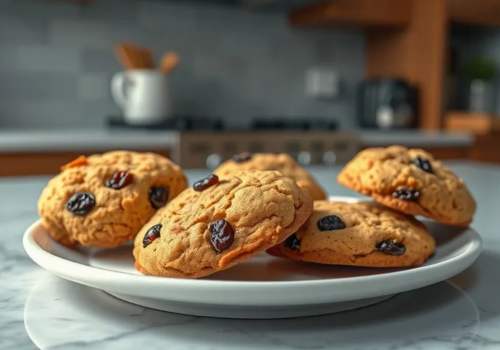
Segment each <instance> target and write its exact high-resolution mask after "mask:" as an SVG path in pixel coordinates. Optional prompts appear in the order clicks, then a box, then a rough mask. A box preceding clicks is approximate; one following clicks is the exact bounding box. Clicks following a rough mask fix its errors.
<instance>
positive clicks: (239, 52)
mask: <svg viewBox="0 0 500 350" xmlns="http://www.w3.org/2000/svg"><path fill="white" fill-rule="evenodd" d="M499 27H500V2H499V1H496V0H481V1H479V0H478V1H474V2H472V1H467V0H334V1H326V2H325V1H314V0H294V1H286V0H212V1H210V0H207V1H201V0H200V1H194V0H191V1H189V0H184V1H181V0H177V1H176V0H0V106H1V108H0V161H2V162H3V166H2V167H0V175H32V174H33V175H34V174H50V173H54V172H56V171H57V169H58V167H59V165H60V164H62V163H64V162H66V161H67V160H69V159H72V158H73V157H75V156H76V155H78V154H86V153H94V152H101V151H106V150H111V149H136V150H144V151H146V150H148V151H156V152H161V153H164V154H167V155H169V156H171V157H172V158H173V159H174V160H175V161H177V162H180V163H181V165H183V166H186V167H190V168H204V167H213V166H216V165H217V163H218V162H220V161H222V160H224V159H226V158H228V157H230V156H232V155H233V154H235V153H238V152H241V151H251V152H258V151H270V152H288V153H290V154H292V155H293V156H294V157H296V158H297V160H298V161H300V162H301V163H302V164H304V165H311V166H322V165H332V164H337V163H342V162H345V161H346V160H348V159H349V158H350V157H352V155H353V154H354V153H355V152H356V151H357V150H359V149H361V148H363V147H370V146H383V145H388V144H403V145H407V146H412V147H422V148H426V149H428V150H430V151H431V152H433V153H434V154H435V155H436V156H438V157H441V158H444V159H456V158H460V159H471V160H479V161H488V162H500V138H498V137H496V135H498V134H499V131H500V118H499V117H497V115H500V102H499V101H498V100H499V99H498V96H499V94H500V89H498V87H497V85H498V75H497V70H498V67H499V64H500V28H499ZM163 65H166V67H165V66H163ZM162 70H163V71H162ZM122 71H125V73H124V74H120V72H122ZM112 81H114V83H113V84H114V85H115V86H114V93H112V92H111V82H112Z"/></svg>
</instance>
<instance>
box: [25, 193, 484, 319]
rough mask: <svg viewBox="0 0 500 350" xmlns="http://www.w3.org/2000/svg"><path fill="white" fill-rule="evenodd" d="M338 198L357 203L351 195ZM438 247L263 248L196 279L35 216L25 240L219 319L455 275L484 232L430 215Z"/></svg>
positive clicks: (377, 293)
mask: <svg viewBox="0 0 500 350" xmlns="http://www.w3.org/2000/svg"><path fill="white" fill-rule="evenodd" d="M332 199H334V200H344V201H355V199H353V198H350V197H334V198H332ZM425 223H426V225H427V226H428V228H429V230H430V231H431V232H432V233H433V235H434V236H435V238H436V240H437V248H436V253H435V254H434V256H433V257H431V259H429V260H428V261H427V263H426V264H425V265H423V266H420V267H417V268H412V269H369V268H356V267H338V266H327V265H319V264H304V263H297V262H293V261H288V260H285V259H280V258H275V257H271V256H268V255H266V254H265V253H264V254H261V255H259V256H257V257H255V258H253V259H250V260H249V261H247V262H245V263H242V264H240V265H237V266H235V267H233V268H231V269H229V270H226V271H222V272H219V273H217V274H214V275H211V276H209V277H207V278H203V279H197V280H190V279H178V278H165V277H152V276H144V275H141V274H140V273H138V272H137V271H136V270H135V269H134V266H133V258H132V253H131V247H130V246H124V247H120V248H116V249H108V250H98V249H78V250H73V249H68V248H66V247H64V246H62V245H60V244H58V243H57V242H55V241H54V240H52V239H51V238H50V236H49V235H48V233H47V231H46V230H45V229H44V228H43V227H42V226H41V225H40V223H39V222H35V223H34V224H33V225H31V227H29V228H28V229H27V230H26V232H25V234H24V238H23V244H24V248H25V250H26V252H27V253H28V255H29V256H30V257H31V258H32V259H33V260H34V261H35V262H36V263H37V264H38V265H40V266H41V267H43V268H44V269H46V270H48V271H50V272H52V273H54V274H55V275H57V276H59V277H62V278H64V279H67V280H70V281H73V282H76V283H80V284H84V285H87V286H90V287H94V288H98V289H101V290H104V291H106V292H108V293H110V294H112V295H114V296H116V297H117V298H120V299H123V300H126V301H129V302H132V303H136V304H140V305H143V306H146V307H151V308H155V309H159V310H165V311H171V312H177V313H184V314H192V315H201V316H214V317H231V318H283V317H297V316H309V315H319V314H326V313H331V312H337V311H343V310H347V309H352V308H358V307H362V306H366V305H369V304H373V303H375V302H378V301H381V300H384V299H386V298H388V297H390V296H391V295H393V294H395V293H400V292H404V291H408V290H412V289H416V288H420V287H424V286H428V285H431V284H434V283H437V282H440V281H443V280H445V279H447V278H450V277H452V276H454V275H456V274H458V273H460V272H461V271H463V270H464V269H466V268H467V267H468V266H470V265H471V264H472V263H473V262H474V260H475V259H476V258H477V257H478V256H479V253H480V252H481V238H480V237H479V235H478V234H477V232H476V231H474V230H473V229H471V228H468V229H461V228H454V227H449V226H443V225H439V224H436V223H433V222H430V221H425Z"/></svg>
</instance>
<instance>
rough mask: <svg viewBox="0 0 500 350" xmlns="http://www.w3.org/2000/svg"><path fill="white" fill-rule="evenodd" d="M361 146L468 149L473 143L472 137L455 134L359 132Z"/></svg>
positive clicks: (415, 131) (414, 131) (410, 131)
mask: <svg viewBox="0 0 500 350" xmlns="http://www.w3.org/2000/svg"><path fill="white" fill-rule="evenodd" d="M359 137H360V141H361V144H362V145H363V146H368V147H376V146H386V145H391V144H394V145H403V146H407V147H430V148H432V147H468V146H471V145H472V144H473V142H474V135H472V134H468V133H457V132H453V133H451V132H429V131H419V130H397V131H379V130H363V131H360V132H359Z"/></svg>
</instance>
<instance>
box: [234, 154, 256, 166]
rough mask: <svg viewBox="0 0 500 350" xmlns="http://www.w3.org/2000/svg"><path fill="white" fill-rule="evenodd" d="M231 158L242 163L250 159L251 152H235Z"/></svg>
mask: <svg viewBox="0 0 500 350" xmlns="http://www.w3.org/2000/svg"><path fill="white" fill-rule="evenodd" d="M232 159H233V161H234V162H236V163H243V162H246V161H249V160H250V159H252V154H251V153H249V152H243V153H240V154H235V155H234V156H233V158H232Z"/></svg>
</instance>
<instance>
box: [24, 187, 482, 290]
mask: <svg viewBox="0 0 500 350" xmlns="http://www.w3.org/2000/svg"><path fill="white" fill-rule="evenodd" d="M329 200H341V201H347V202H357V201H362V200H364V198H357V197H348V196H331V197H330V198H329ZM39 226H41V220H40V219H38V220H37V221H35V222H34V223H32V224H31V225H30V226H29V227H28V228H27V229H26V231H25V233H24V235H23V247H24V250H25V251H26V253H27V254H28V256H29V257H30V258H31V259H32V260H33V261H34V262H35V263H36V264H38V265H39V266H41V267H42V268H43V269H45V270H47V271H49V272H52V273H55V274H57V275H59V276H65V278H68V279H70V280H73V281H75V282H78V283H83V282H82V281H81V279H78V278H75V279H72V278H70V277H71V276H70V274H68V273H66V272H65V271H64V270H65V269H67V266H68V264H69V266H71V267H73V268H75V269H76V271H80V272H81V273H86V274H89V273H90V274H92V273H95V272H98V274H99V275H100V276H102V277H101V278H106V279H109V278H112V279H126V280H127V283H134V284H143V285H144V286H146V285H148V284H151V283H153V284H158V283H161V284H163V285H164V286H165V287H167V286H172V285H175V286H183V287H187V286H192V285H196V286H198V287H203V288H215V287H217V288H227V287H231V288H236V289H238V288H241V289H248V288H259V289H260V288H268V289H269V288H284V287H287V286H290V287H291V286H296V287H298V286H311V287H320V286H326V285H329V286H332V287H333V286H334V285H337V284H343V283H346V282H347V281H348V282H349V283H353V284H356V283H369V282H375V281H377V280H381V279H384V278H387V277H388V276H390V277H394V278H399V277H404V276H409V275H413V274H416V273H418V274H420V273H425V272H426V271H429V270H436V269H445V268H446V267H447V266H450V265H453V264H455V263H456V261H457V260H458V261H462V260H467V259H470V260H471V261H470V263H469V264H467V266H465V267H464V269H465V268H467V267H468V266H470V265H471V264H472V263H473V262H474V261H475V260H476V259H477V257H478V256H479V254H480V253H481V251H482V245H483V242H482V239H481V236H480V235H479V233H478V232H477V231H476V230H475V229H473V228H472V227H468V228H467V231H468V234H469V236H470V239H469V240H468V241H467V244H466V245H464V247H465V248H466V249H465V250H464V251H463V252H461V253H460V254H458V255H456V256H453V257H451V258H449V259H446V260H443V261H439V262H436V263H433V264H431V265H422V266H418V267H414V268H408V269H402V270H398V271H388V272H387V273H380V274H373V275H364V276H350V277H337V278H325V279H313V280H292V281H228V280H210V279H186V278H172V277H160V276H147V275H132V274H130V273H126V272H121V271H113V270H107V269H103V268H99V267H95V266H91V265H86V264H82V263H79V262H75V261H72V260H69V259H66V258H64V257H61V256H59V255H56V254H53V253H52V252H49V251H47V250H45V249H44V248H43V247H41V246H40V245H39V244H38V242H37V241H36V239H35V237H34V236H35V234H36V233H37V229H38V227H39ZM44 230H45V229H44ZM49 238H50V237H49ZM61 263H63V264H61ZM64 264H66V267H64V268H61V267H60V266H61V265H64ZM47 265H50V267H49V266H47ZM462 270H463V269H462ZM462 270H461V271H462ZM73 271H75V270H73ZM459 272H460V271H459ZM459 272H458V273H459ZM73 275H78V274H75V273H73ZM94 278H97V277H95V276H94Z"/></svg>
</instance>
